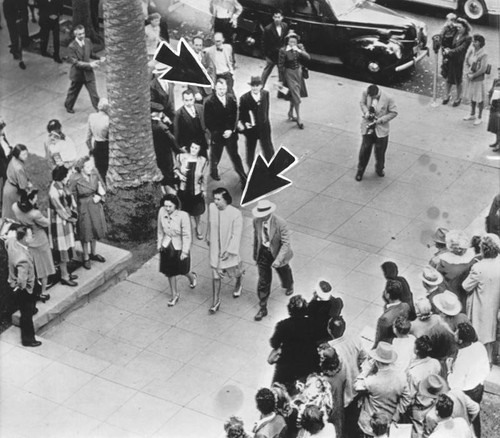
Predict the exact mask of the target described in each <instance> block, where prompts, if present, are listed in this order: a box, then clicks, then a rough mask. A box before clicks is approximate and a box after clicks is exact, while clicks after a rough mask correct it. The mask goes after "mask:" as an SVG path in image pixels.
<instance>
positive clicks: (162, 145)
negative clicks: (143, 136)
mask: <svg viewBox="0 0 500 438" xmlns="http://www.w3.org/2000/svg"><path fill="white" fill-rule="evenodd" d="M151 128H152V131H153V146H154V149H155V154H156V164H157V166H158V169H160V170H161V172H162V174H163V176H164V178H165V180H164V184H167V185H173V179H174V154H179V153H181V152H182V151H181V150H180V149H179V147H178V146H177V144H176V143H175V138H174V136H173V135H172V133H171V132H170V131H169V129H168V127H167V125H165V124H164V123H162V122H160V121H159V120H151Z"/></svg>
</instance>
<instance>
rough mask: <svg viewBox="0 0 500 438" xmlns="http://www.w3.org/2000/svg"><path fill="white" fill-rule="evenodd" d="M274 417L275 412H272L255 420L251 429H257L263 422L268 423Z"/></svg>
mask: <svg viewBox="0 0 500 438" xmlns="http://www.w3.org/2000/svg"><path fill="white" fill-rule="evenodd" d="M275 417H276V412H273V413H272V414H270V415H268V416H267V417H264V418H261V419H260V420H257V421H256V422H255V426H254V428H253V431H254V432H256V431H258V430H259V429H260V428H261V427H262V426H263V425H264V424H267V423H269V422H270V421H273V420H274V419H275Z"/></svg>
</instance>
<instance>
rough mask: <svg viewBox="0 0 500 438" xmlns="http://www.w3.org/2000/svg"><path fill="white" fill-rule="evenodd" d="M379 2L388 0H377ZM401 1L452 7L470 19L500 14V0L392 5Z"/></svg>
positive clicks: (437, 0) (421, 0) (394, 0)
mask: <svg viewBox="0 0 500 438" xmlns="http://www.w3.org/2000/svg"><path fill="white" fill-rule="evenodd" d="M377 1H378V3H384V2H387V3H388V1H387V0H377ZM399 3H402V4H404V3H421V4H424V5H431V6H435V7H437V8H444V9H450V10H453V11H457V12H458V13H460V14H463V15H465V17H467V19H468V20H469V21H474V22H478V21H482V20H484V19H485V18H486V17H487V16H488V14H489V15H500V0H391V3H390V4H391V6H392V5H396V4H399Z"/></svg>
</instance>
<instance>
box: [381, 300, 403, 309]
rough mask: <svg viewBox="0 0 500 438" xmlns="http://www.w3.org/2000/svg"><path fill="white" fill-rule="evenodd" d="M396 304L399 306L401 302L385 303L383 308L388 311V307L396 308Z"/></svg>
mask: <svg viewBox="0 0 500 438" xmlns="http://www.w3.org/2000/svg"><path fill="white" fill-rule="evenodd" d="M398 304H401V301H398V302H396V303H387V304H386V305H385V308H386V309H388V308H389V307H394V306H397V305H398Z"/></svg>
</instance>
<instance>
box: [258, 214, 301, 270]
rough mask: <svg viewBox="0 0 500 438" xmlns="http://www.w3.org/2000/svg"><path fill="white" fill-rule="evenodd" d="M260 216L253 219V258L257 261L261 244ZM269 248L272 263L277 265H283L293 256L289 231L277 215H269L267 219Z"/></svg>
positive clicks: (261, 221)
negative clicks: (272, 259)
mask: <svg viewBox="0 0 500 438" xmlns="http://www.w3.org/2000/svg"><path fill="white" fill-rule="evenodd" d="M263 222H264V221H263V220H262V218H258V219H254V220H253V230H254V243H253V259H254V260H255V261H257V257H258V255H259V248H260V246H261V245H262V224H263ZM269 241H270V243H269V250H270V251H271V254H272V255H273V257H274V263H275V264H276V265H278V267H281V266H285V265H287V264H288V262H289V261H290V260H291V259H292V257H293V251H292V244H291V242H290V231H289V230H288V225H287V224H286V222H285V220H284V219H282V218H280V217H279V216H275V215H274V214H272V215H271V218H270V219H269Z"/></svg>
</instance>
